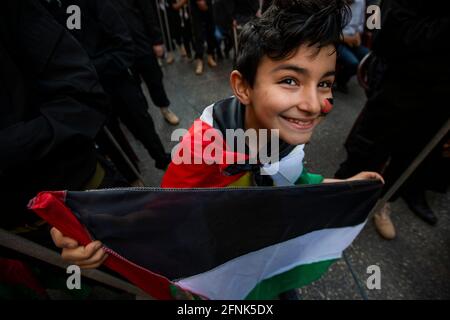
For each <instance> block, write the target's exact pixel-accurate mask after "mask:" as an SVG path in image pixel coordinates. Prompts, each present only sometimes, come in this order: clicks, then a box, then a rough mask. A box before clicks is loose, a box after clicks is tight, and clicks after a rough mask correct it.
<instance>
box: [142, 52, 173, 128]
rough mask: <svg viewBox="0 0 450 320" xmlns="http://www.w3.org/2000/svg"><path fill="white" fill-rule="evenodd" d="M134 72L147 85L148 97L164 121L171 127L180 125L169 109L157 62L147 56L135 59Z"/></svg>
mask: <svg viewBox="0 0 450 320" xmlns="http://www.w3.org/2000/svg"><path fill="white" fill-rule="evenodd" d="M134 70H135V72H137V73H138V74H140V75H141V76H142V78H143V79H144V82H145V84H146V85H147V88H148V91H149V93H150V97H151V99H152V101H153V103H154V104H155V106H157V107H158V108H160V110H161V113H162V115H163V116H164V119H166V121H167V122H169V123H170V124H171V125H177V124H178V123H180V119H179V118H178V117H177V115H176V114H175V113H173V112H172V111H171V110H170V109H169V106H170V100H169V98H168V97H167V93H166V90H165V89H164V85H163V81H162V78H163V73H162V71H161V67H160V66H159V65H158V61H157V60H156V57H155V56H154V55H148V56H146V57H141V58H138V59H136V62H135V68H134Z"/></svg>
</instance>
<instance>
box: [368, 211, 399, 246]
mask: <svg viewBox="0 0 450 320" xmlns="http://www.w3.org/2000/svg"><path fill="white" fill-rule="evenodd" d="M373 221H374V223H375V229H377V231H378V233H379V234H380V235H381V236H382V237H383V238H384V239H386V240H392V239H395V237H396V233H395V227H394V223H393V222H392V220H391V205H390V204H389V203H386V204H385V205H384V207H383V208H381V210H380V211H379V212H377V213H375V215H374V216H373Z"/></svg>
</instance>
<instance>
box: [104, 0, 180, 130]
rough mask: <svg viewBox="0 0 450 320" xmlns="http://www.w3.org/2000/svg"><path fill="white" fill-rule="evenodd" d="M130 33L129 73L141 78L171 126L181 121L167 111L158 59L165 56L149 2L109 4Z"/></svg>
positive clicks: (126, 0)
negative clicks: (132, 53)
mask: <svg viewBox="0 0 450 320" xmlns="http://www.w3.org/2000/svg"><path fill="white" fill-rule="evenodd" d="M111 1H112V2H113V3H114V5H115V7H116V8H117V10H118V12H119V14H120V15H121V16H122V18H123V19H124V21H125V23H126V24H127V26H128V29H129V30H130V32H131V36H132V38H133V41H134V45H135V61H134V64H133V67H132V71H133V73H134V74H135V75H136V76H139V75H140V76H142V78H143V79H144V82H145V84H146V85H147V88H148V90H149V93H150V96H151V98H152V101H153V103H154V104H155V105H156V106H157V107H159V108H160V110H161V113H162V115H163V116H164V118H165V119H166V121H167V122H169V123H170V124H171V125H177V124H178V123H179V122H180V120H179V118H178V117H177V115H175V113H173V112H172V111H171V110H170V109H169V105H170V101H169V98H168V97H167V93H166V91H165V89H164V85H163V82H162V79H163V73H162V71H161V67H160V66H159V64H158V59H157V58H158V57H162V56H163V55H164V45H163V40H162V36H161V31H160V29H159V26H158V22H157V18H156V16H155V12H154V8H153V5H152V3H151V2H150V1H148V0H111Z"/></svg>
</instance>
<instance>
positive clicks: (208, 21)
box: [204, 11, 217, 67]
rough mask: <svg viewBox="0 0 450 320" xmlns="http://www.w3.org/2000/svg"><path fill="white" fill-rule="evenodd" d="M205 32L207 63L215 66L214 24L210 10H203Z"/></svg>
mask: <svg viewBox="0 0 450 320" xmlns="http://www.w3.org/2000/svg"><path fill="white" fill-rule="evenodd" d="M204 14H205V24H204V27H205V32H206V43H207V47H208V51H207V52H208V65H209V66H210V67H217V63H216V61H215V60H214V53H215V51H216V47H217V42H216V37H215V35H214V33H215V24H214V17H213V15H212V12H210V11H208V12H205V13H204Z"/></svg>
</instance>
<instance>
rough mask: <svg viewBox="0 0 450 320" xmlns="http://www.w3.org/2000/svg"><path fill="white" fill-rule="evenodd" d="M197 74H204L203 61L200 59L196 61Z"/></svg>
mask: <svg viewBox="0 0 450 320" xmlns="http://www.w3.org/2000/svg"><path fill="white" fill-rule="evenodd" d="M195 74H196V75H198V76H199V75H201V74H203V61H202V60H200V59H197V60H195Z"/></svg>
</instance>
